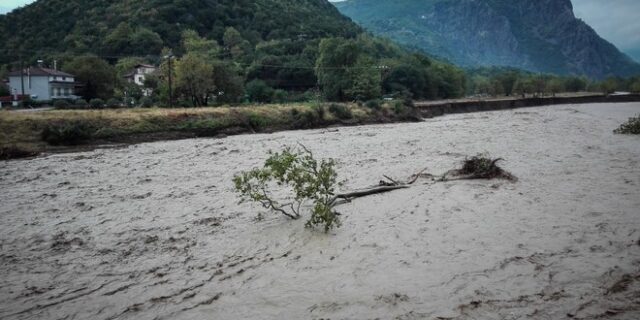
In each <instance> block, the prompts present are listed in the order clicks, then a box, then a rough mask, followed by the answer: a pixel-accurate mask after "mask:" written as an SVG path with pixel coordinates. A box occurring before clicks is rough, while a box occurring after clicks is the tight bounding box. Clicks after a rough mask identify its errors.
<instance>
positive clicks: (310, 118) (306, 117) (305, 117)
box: [291, 109, 320, 129]
mask: <svg viewBox="0 0 640 320" xmlns="http://www.w3.org/2000/svg"><path fill="white" fill-rule="evenodd" d="M319 123H320V118H319V117H318V113H317V112H315V111H313V110H304V111H302V112H300V111H298V110H297V109H291V126H292V127H293V128H294V129H311V128H314V127H315V126H316V125H317V124H319Z"/></svg>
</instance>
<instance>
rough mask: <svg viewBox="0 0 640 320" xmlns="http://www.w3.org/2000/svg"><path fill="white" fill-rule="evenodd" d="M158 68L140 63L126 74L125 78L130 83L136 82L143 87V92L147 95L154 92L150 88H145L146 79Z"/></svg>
mask: <svg viewBox="0 0 640 320" xmlns="http://www.w3.org/2000/svg"><path fill="white" fill-rule="evenodd" d="M157 70H158V68H157V67H155V66H152V65H148V64H138V65H136V66H135V67H134V69H133V70H132V71H131V72H129V73H128V74H126V75H124V78H125V79H126V80H127V82H129V83H134V84H136V85H138V86H140V87H143V89H142V93H143V94H144V95H145V96H150V95H151V94H152V93H153V92H152V90H151V89H149V88H144V80H145V79H146V77H147V76H148V75H151V74H153V73H155V72H156V71H157Z"/></svg>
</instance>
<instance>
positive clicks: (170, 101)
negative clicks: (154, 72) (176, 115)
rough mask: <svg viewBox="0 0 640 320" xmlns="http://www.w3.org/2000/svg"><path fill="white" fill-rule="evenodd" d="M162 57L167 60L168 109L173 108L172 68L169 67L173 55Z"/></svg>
mask: <svg viewBox="0 0 640 320" xmlns="http://www.w3.org/2000/svg"><path fill="white" fill-rule="evenodd" d="M164 57H165V58H166V59H168V60H169V108H173V84H172V82H173V76H172V73H173V68H172V67H171V58H173V54H172V53H169V54H168V55H166V56H164Z"/></svg>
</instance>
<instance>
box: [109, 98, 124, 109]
mask: <svg viewBox="0 0 640 320" xmlns="http://www.w3.org/2000/svg"><path fill="white" fill-rule="evenodd" d="M121 106H122V102H121V101H120V100H118V99H116V98H111V99H109V100H107V108H114V109H115V108H120V107H121Z"/></svg>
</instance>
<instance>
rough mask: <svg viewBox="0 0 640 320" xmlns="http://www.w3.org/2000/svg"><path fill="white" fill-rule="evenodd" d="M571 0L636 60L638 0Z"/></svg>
mask: <svg viewBox="0 0 640 320" xmlns="http://www.w3.org/2000/svg"><path fill="white" fill-rule="evenodd" d="M334 1H337V0H334ZM534 1H536V0H534ZM571 1H572V2H573V7H574V11H575V13H576V16H577V17H579V18H581V19H582V20H584V21H586V22H587V23H588V24H589V25H590V26H592V27H593V29H595V30H596V31H597V32H598V34H600V36H602V37H603V38H605V39H607V40H609V41H610V42H612V43H613V44H615V45H616V46H617V47H618V48H620V50H622V51H624V52H626V53H627V54H629V55H631V56H633V57H634V58H635V59H636V60H637V61H639V62H640V0H571ZM31 2H33V0H0V13H3V12H6V11H9V10H11V9H14V8H16V7H18V6H21V5H24V4H27V3H31Z"/></svg>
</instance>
